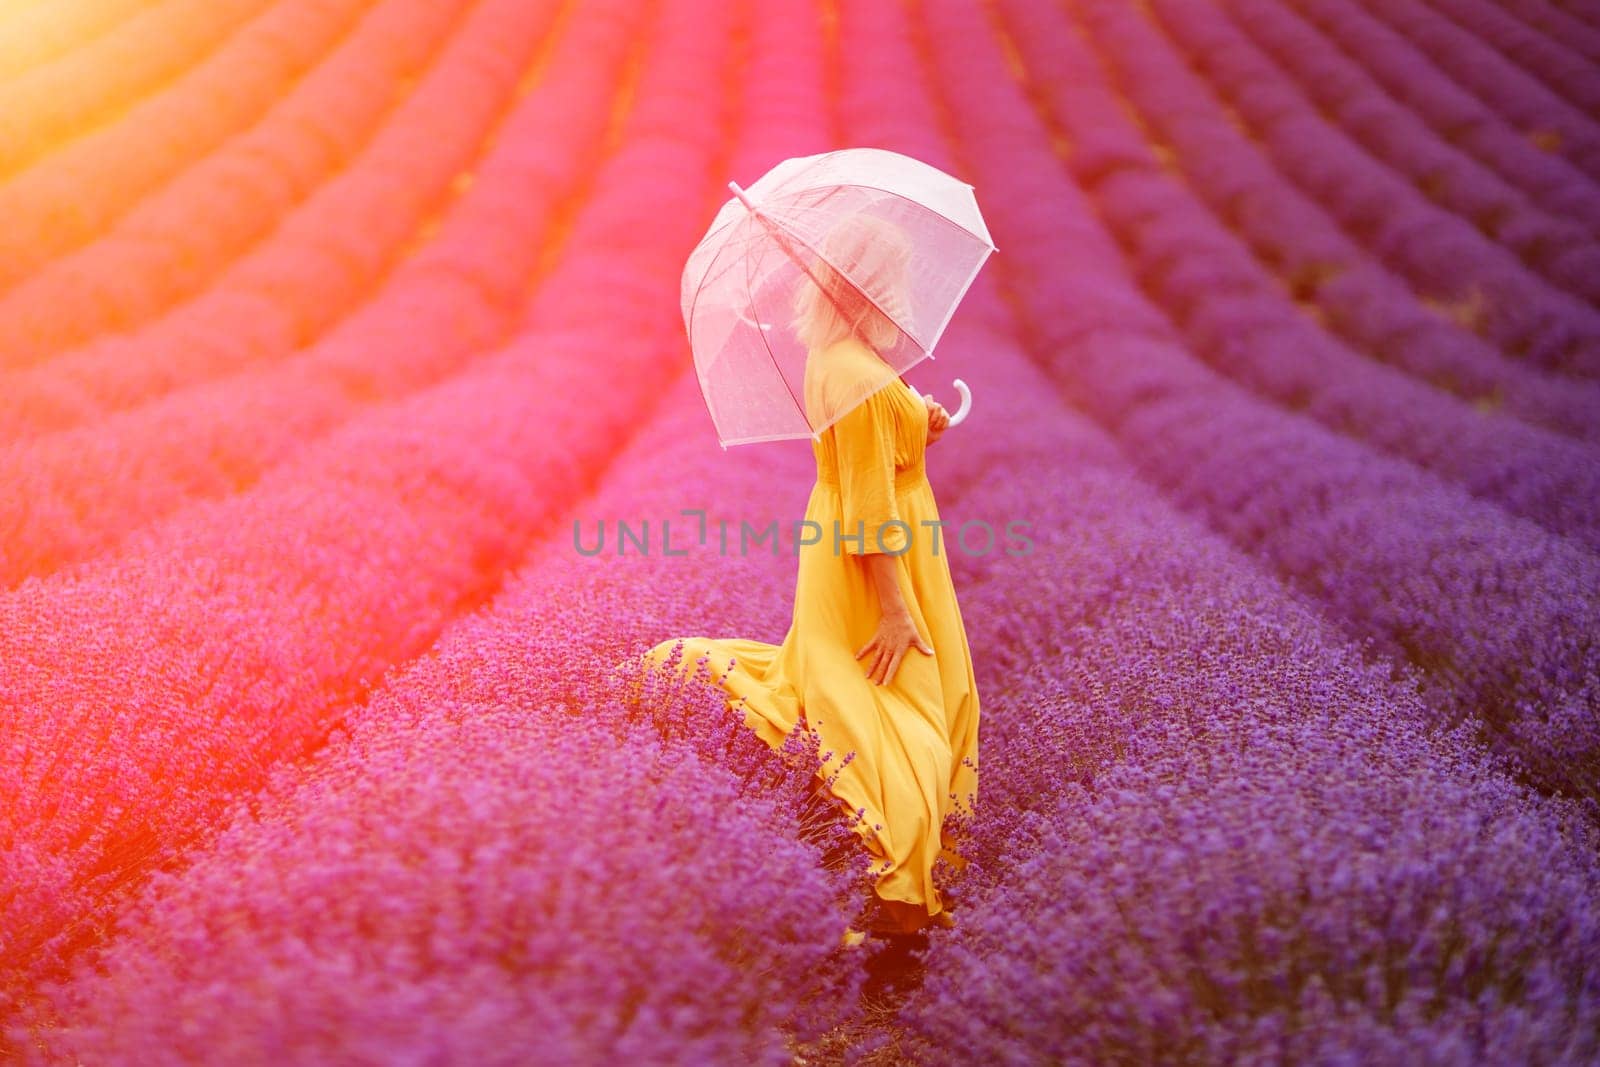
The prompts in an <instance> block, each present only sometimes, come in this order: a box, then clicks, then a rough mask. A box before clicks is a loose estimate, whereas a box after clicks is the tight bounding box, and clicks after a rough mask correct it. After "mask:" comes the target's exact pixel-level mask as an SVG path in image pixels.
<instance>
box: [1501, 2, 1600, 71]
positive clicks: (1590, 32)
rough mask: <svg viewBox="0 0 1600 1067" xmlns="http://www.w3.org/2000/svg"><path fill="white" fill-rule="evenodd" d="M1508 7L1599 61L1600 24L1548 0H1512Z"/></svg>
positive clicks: (1540, 28) (1519, 16)
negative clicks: (1586, 20)
mask: <svg viewBox="0 0 1600 1067" xmlns="http://www.w3.org/2000/svg"><path fill="white" fill-rule="evenodd" d="M1506 10H1507V11H1510V12H1511V13H1512V14H1513V15H1516V16H1517V18H1519V19H1522V20H1523V21H1524V22H1526V23H1527V24H1528V25H1529V26H1532V27H1533V28H1534V29H1536V30H1540V31H1542V32H1543V33H1545V34H1548V35H1549V36H1550V37H1551V38H1553V39H1554V40H1557V41H1560V42H1561V43H1563V44H1565V45H1566V46H1567V47H1568V48H1571V49H1572V50H1574V51H1576V52H1577V53H1579V54H1580V55H1583V56H1585V57H1587V58H1588V59H1589V61H1590V62H1592V63H1600V27H1597V26H1596V24H1595V23H1594V22H1585V21H1584V20H1583V19H1582V18H1581V17H1579V16H1578V15H1577V14H1576V13H1574V12H1570V11H1563V10H1562V9H1561V6H1560V5H1559V4H1554V3H1550V2H1549V0H1510V2H1508V3H1507V4H1506Z"/></svg>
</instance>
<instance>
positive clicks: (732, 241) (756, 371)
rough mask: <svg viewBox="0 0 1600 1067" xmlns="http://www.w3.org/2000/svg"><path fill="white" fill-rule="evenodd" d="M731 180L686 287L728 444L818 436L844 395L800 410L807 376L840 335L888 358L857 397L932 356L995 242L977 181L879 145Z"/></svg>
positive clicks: (692, 326) (688, 323)
mask: <svg viewBox="0 0 1600 1067" xmlns="http://www.w3.org/2000/svg"><path fill="white" fill-rule="evenodd" d="M728 184H729V187H730V188H731V189H733V191H734V196H733V197H732V198H731V199H730V200H729V201H728V202H727V203H726V204H724V205H723V206H722V208H721V209H720V210H719V211H718V212H717V214H716V217H715V218H713V219H712V221H711V225H710V227H709V228H708V229H707V231H706V235H705V236H704V237H703V238H701V240H700V243H699V244H698V245H697V246H696V247H695V249H694V251H693V252H692V253H691V254H690V256H689V260H688V263H687V264H686V265H685V266H684V271H683V289H682V294H681V301H682V306H683V321H684V327H685V329H686V330H687V331H688V334H689V347H690V350H691V352H692V353H693V356H694V364H695V373H696V375H697V376H698V378H699V381H700V390H701V393H702V394H703V395H704V396H705V401H706V407H707V409H708V410H709V411H710V413H711V421H712V422H713V424H714V425H715V426H716V430H717V438H718V440H719V441H720V442H721V444H722V446H723V447H724V448H726V447H727V446H728V445H735V444H749V443H752V442H756V441H781V440H788V439H795V438H803V437H816V436H817V435H819V434H820V433H821V432H822V431H823V430H825V429H827V427H828V426H829V425H832V423H834V422H836V421H838V419H839V418H840V417H842V416H843V415H844V414H845V413H846V412H847V411H848V410H849V406H848V405H847V406H845V407H844V408H842V409H838V410H834V411H832V412H831V413H818V412H811V413H808V412H807V410H806V405H805V403H804V395H805V393H804V381H805V367H806V360H807V358H808V357H809V354H810V353H811V352H812V351H814V350H817V349H820V348H821V347H824V346H825V345H826V344H828V343H830V342H831V341H832V340H836V339H838V338H839V337H840V336H850V335H852V334H853V335H854V336H856V337H857V338H859V339H861V340H862V341H864V342H865V343H867V344H868V345H870V346H871V347H872V348H873V350H874V351H876V352H877V354H878V356H879V357H880V358H881V359H882V360H883V362H884V364H885V365H886V369H885V372H884V375H883V381H881V382H877V383H874V384H872V386H871V388H868V389H866V391H864V392H863V393H862V395H861V396H860V397H859V398H856V399H857V400H865V399H866V397H867V396H868V395H870V393H871V392H873V391H875V389H876V388H878V387H880V386H882V385H883V384H884V383H886V382H888V381H890V380H891V379H893V378H894V377H895V376H896V375H898V374H901V373H903V372H904V371H905V370H906V369H907V368H908V367H910V366H912V365H913V364H915V363H918V362H919V361H921V360H922V359H924V358H928V357H931V356H932V355H933V349H934V346H935V345H936V344H937V343H938V341H939V337H940V336H941V335H942V334H943V333H944V330H945V327H946V326H947V325H949V322H950V318H951V316H952V315H954V314H955V309H956V306H957V305H958V304H959V303H960V302H961V298H962V297H963V296H965V295H966V292H967V289H968V288H969V287H970V286H971V285H972V282H973V279H974V278H976V277H977V274H978V270H979V269H980V268H981V267H982V266H983V263H984V261H985V260H986V259H987V258H988V257H989V255H990V254H991V253H993V252H994V251H996V249H995V246H994V242H993V241H992V240H990V237H989V230H988V227H987V226H985V225H984V221H983V216H982V215H981V214H980V213H979V211H978V202H977V200H976V198H975V197H974V196H973V193H972V189H973V187H972V186H971V185H969V184H967V183H966V182H963V181H958V180H957V179H955V178H953V177H951V176H950V175H948V174H946V173H944V172H943V171H941V170H938V169H937V168H935V167H931V166H929V165H928V164H926V163H923V162H921V161H920V160H917V159H913V158H911V157H910V156H906V155H901V154H900V153H898V152H891V151H888V150H887V149H881V148H846V149H840V150H838V151H834V152H824V153H821V154H819V155H814V156H800V157H796V158H793V159H786V160H784V161H783V162H782V163H779V164H778V165H777V166H775V167H773V168H772V169H771V170H770V171H768V172H767V173H766V174H765V175H763V176H762V177H761V178H760V179H759V180H757V181H756V182H754V183H752V184H751V186H750V187H749V188H748V189H740V188H739V186H738V185H736V184H735V183H733V182H729V183H728ZM959 384H960V383H958V385H959ZM961 388H962V392H963V394H964V395H965V392H966V390H965V386H964V385H963V386H961ZM965 408H966V404H965V403H963V405H962V413H963V414H964V413H965ZM952 421H956V420H954V419H952Z"/></svg>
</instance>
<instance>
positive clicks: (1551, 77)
mask: <svg viewBox="0 0 1600 1067" xmlns="http://www.w3.org/2000/svg"><path fill="white" fill-rule="evenodd" d="M1428 3H1429V4H1430V5H1431V6H1433V7H1434V8H1437V9H1438V10H1439V12H1440V13H1441V14H1443V15H1444V16H1446V17H1447V18H1449V19H1450V20H1451V21H1452V22H1454V23H1455V24H1456V25H1458V26H1460V27H1461V28H1462V29H1464V30H1467V31H1469V32H1470V33H1471V34H1472V35H1473V36H1475V37H1477V38H1478V39H1479V40H1480V41H1482V42H1483V43H1484V44H1486V45H1488V46H1489V47H1490V48H1493V49H1494V50H1495V51H1496V52H1499V53H1501V54H1502V55H1504V56H1505V57H1506V58H1507V59H1510V60H1511V61H1512V62H1514V63H1516V65H1517V66H1519V67H1521V68H1522V70H1523V71H1525V72H1526V73H1528V74H1530V75H1532V76H1533V77H1534V78H1537V79H1538V80H1539V81H1542V82H1543V83H1544V84H1545V87H1546V88H1548V89H1549V90H1550V91H1551V92H1553V93H1555V94H1557V95H1558V96H1560V97H1561V98H1562V99H1563V100H1565V101H1566V102H1567V103H1568V104H1570V105H1572V106H1573V107H1574V108H1577V109H1578V110H1579V111H1582V112H1584V113H1586V114H1588V115H1590V116H1593V115H1594V114H1595V113H1596V112H1600V76H1597V75H1596V73H1595V63H1596V61H1597V59H1600V56H1594V55H1591V56H1588V57H1585V56H1583V55H1581V54H1580V53H1579V52H1577V51H1574V50H1573V49H1572V48H1570V47H1569V46H1568V45H1567V43H1566V38H1565V37H1557V38H1552V37H1550V36H1549V35H1547V34H1544V33H1540V32H1538V31H1537V30H1534V29H1531V28H1529V27H1528V26H1527V25H1526V24H1525V23H1523V22H1522V21H1521V20H1520V19H1518V18H1517V17H1516V16H1515V15H1513V14H1512V13H1511V12H1509V11H1506V10H1503V9H1501V8H1499V7H1497V6H1495V5H1494V4H1487V3H1484V2H1483V0H1428ZM1580 39H1581V38H1580Z"/></svg>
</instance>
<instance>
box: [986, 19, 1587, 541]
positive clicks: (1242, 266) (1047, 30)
mask: <svg viewBox="0 0 1600 1067" xmlns="http://www.w3.org/2000/svg"><path fill="white" fill-rule="evenodd" d="M1020 6H1021V5H1018V4H1010V5H1007V6H1006V11H1007V12H1014V11H1016V10H1017V8H1018V7H1020ZM1035 11H1036V12H1041V13H1043V11H1044V9H1038V8H1035ZM1017 31H1018V32H1015V33H1013V34H1011V35H1010V36H1011V38H1012V39H1013V40H1017V41H1020V42H1023V43H1022V44H1021V45H1020V49H1019V50H1020V51H1022V52H1023V54H1024V55H1025V56H1026V58H1027V59H1028V60H1033V59H1042V57H1043V55H1044V54H1046V53H1048V54H1056V55H1059V54H1061V51H1062V50H1063V49H1064V47H1065V46H1070V45H1071V44H1072V43H1073V41H1072V38H1071V37H1070V27H1068V25H1067V24H1066V22H1065V18H1064V16H1061V17H1059V18H1058V19H1057V20H1056V21H1055V22H1054V24H1049V21H1048V18H1047V14H1041V17H1036V18H1032V19H1027V18H1025V19H1024V20H1023V21H1021V22H1020V23H1018V24H1017ZM1075 58H1076V62H1074V63H1073V64H1072V69H1073V71H1074V82H1075V83H1077V84H1084V83H1088V82H1101V76H1100V74H1099V72H1098V70H1097V69H1096V68H1097V66H1098V59H1097V58H1096V57H1095V56H1094V55H1093V54H1091V53H1088V52H1087V51H1081V52H1078V53H1076V55H1075ZM1029 75H1030V77H1031V70H1030V71H1029ZM1101 83H1102V84H1103V82H1101ZM1046 91H1047V92H1050V93H1052V97H1051V100H1050V101H1049V103H1051V104H1054V106H1052V107H1050V111H1051V113H1052V114H1054V115H1056V116H1057V117H1058V118H1059V119H1060V120H1061V122H1062V126H1063V128H1064V131H1065V133H1066V135H1067V137H1068V138H1069V139H1070V140H1072V141H1073V142H1074V143H1077V142H1078V141H1079V140H1080V138H1083V139H1090V140H1092V139H1093V137H1094V136H1095V133H1096V131H1098V130H1101V129H1104V128H1106V127H1107V126H1110V125H1113V124H1116V123H1121V124H1123V125H1124V126H1125V127H1126V133H1125V135H1124V136H1125V138H1126V140H1125V142H1124V143H1128V144H1130V145H1131V144H1132V140H1133V138H1134V137H1135V136H1136V133H1137V131H1136V129H1135V128H1134V127H1133V126H1132V124H1131V122H1130V121H1129V120H1128V119H1126V118H1125V117H1124V115H1123V113H1122V112H1121V111H1120V110H1116V109H1112V110H1111V111H1110V112H1109V113H1100V114H1091V115H1087V116H1086V115H1085V109H1084V107H1083V106H1082V102H1081V101H1080V102H1078V104H1077V106H1073V105H1071V104H1069V103H1068V102H1066V101H1063V100H1061V83H1060V82H1059V81H1056V82H1052V83H1051V84H1049V85H1048V86H1046ZM1089 159H1090V165H1089V168H1088V169H1087V171H1086V172H1083V173H1078V174H1077V176H1078V178H1079V182H1080V184H1081V185H1082V186H1083V187H1084V188H1085V189H1086V190H1087V191H1089V192H1090V193H1091V195H1092V196H1093V197H1094V198H1095V204H1096V206H1097V208H1098V210H1099V212H1100V214H1101V216H1102V218H1104V219H1105V220H1106V222H1107V225H1108V226H1109V227H1110V228H1111V230H1112V232H1113V233H1114V234H1115V235H1116V236H1117V237H1118V239H1119V240H1121V242H1122V246H1123V249H1124V251H1125V252H1126V253H1127V254H1128V256H1129V259H1130V262H1131V265H1132V267H1133V270H1134V271H1135V273H1136V276H1137V277H1138V280H1139V281H1140V283H1141V284H1142V285H1143V287H1144V289H1145V291H1146V292H1147V293H1149V294H1151V296H1152V298H1153V299H1154V300H1156V301H1157V302H1158V303H1160V304H1161V306H1162V307H1163V308H1164V309H1165V310H1166V311H1167V312H1168V314H1169V315H1171V316H1172V317H1173V319H1174V320H1175V321H1177V322H1178V323H1179V324H1181V326H1182V328H1183V329H1184V331H1185V334H1186V337H1187V339H1188V341H1189V342H1190V344H1191V345H1192V346H1193V350H1194V351H1196V352H1197V353H1198V354H1200V355H1201V356H1203V357H1204V358H1205V359H1206V360H1207V361H1208V362H1209V363H1210V364H1211V365H1212V366H1214V367H1216V368H1217V369H1218V370H1220V371H1222V372H1223V373H1224V374H1226V375H1228V376H1229V377H1230V378H1232V379H1233V380H1235V381H1238V382H1240V383H1241V384H1243V385H1245V386H1246V387H1248V388H1250V389H1252V390H1254V391H1255V392H1257V393H1259V394H1262V395H1264V396H1266V397H1269V398H1271V399H1272V400H1274V401H1276V402H1277V403H1278V404H1279V405H1281V406H1283V407H1285V408H1288V409H1290V410H1295V411H1303V412H1305V413H1307V414H1309V415H1311V416H1312V417H1313V418H1315V419H1317V420H1318V421H1319V422H1321V423H1323V424H1324V425H1326V426H1327V427H1328V428H1330V429H1332V430H1334V431H1337V432H1340V433H1343V434H1347V435H1350V436H1354V437H1357V438H1360V439H1361V440H1364V441H1367V442H1369V443H1371V444H1372V445H1373V446H1374V447H1376V448H1379V449H1381V450H1383V451H1385V452H1388V453H1391V454H1394V455H1397V456H1401V457H1403V458H1405V459H1407V460H1409V461H1411V462H1412V463H1415V464H1417V465H1418V466H1419V467H1422V468H1424V469H1426V470H1430V471H1433V472H1435V473H1437V474H1438V475H1440V476H1441V477H1443V478H1445V479H1447V480H1449V481H1451V482H1454V483H1456V484H1458V485H1461V486H1463V487H1465V488H1466V489H1468V490H1469V491H1470V492H1472V493H1473V494H1474V495H1476V496H1480V497H1483V498H1485V499H1488V500H1491V501H1494V502H1496V503H1499V504H1501V505H1503V506H1504V507H1505V508H1506V509H1507V510H1509V511H1511V512H1513V513H1514V514H1518V515H1522V516H1525V517H1527V518H1530V519H1533V520H1534V521H1536V522H1538V523H1540V524H1541V525H1543V526H1545V527H1546V528H1547V529H1549V530H1552V531H1554V532H1556V533H1560V534H1565V535H1568V536H1571V537H1573V538H1575V539H1576V540H1578V541H1580V542H1582V543H1583V544H1586V545H1588V546H1589V547H1591V548H1600V511H1597V510H1596V509H1595V508H1594V506H1593V505H1592V503H1591V501H1592V500H1594V499H1597V498H1600V452H1597V451H1596V449H1595V448H1594V447H1593V446H1587V445H1581V444H1578V443H1576V442H1573V441H1571V440H1569V439H1567V438H1564V437H1561V436H1558V435H1556V434H1552V433H1549V432H1547V431H1543V430H1539V429H1535V428H1532V427H1529V426H1527V425H1525V424H1523V423H1520V422H1517V421H1515V420H1512V419H1510V418H1508V417H1506V416H1505V415H1503V414H1500V413H1496V412H1493V411H1489V412H1485V411H1483V410H1481V409H1479V408H1477V407H1474V406H1470V405H1468V404H1466V403H1464V402H1462V401H1459V400H1457V399H1455V398H1453V397H1450V396H1448V395H1445V394H1442V393H1440V392H1438V391H1436V390H1433V389H1430V388H1428V387H1427V386H1425V385H1423V384H1421V383H1419V382H1417V381H1415V380H1414V379H1411V378H1409V377H1406V376H1405V375H1403V374H1401V373H1399V372H1398V371H1395V370H1392V369H1390V368H1387V367H1385V366H1383V365H1382V364H1378V363H1374V362H1372V361H1370V360H1367V359H1365V358H1363V357H1362V356H1361V355H1360V354H1359V353H1356V352H1353V351H1351V350H1350V349H1348V348H1346V347H1345V346H1344V345H1341V344H1339V343H1338V341H1337V340H1335V339H1334V338H1331V337H1329V336H1328V335H1327V334H1325V333H1323V332H1322V331H1321V330H1319V329H1318V328H1317V327H1316V324H1315V322H1314V320H1312V319H1311V318H1309V317H1307V316H1305V315H1302V314H1301V313H1300V311H1299V310H1298V309H1297V308H1296V307H1295V306H1294V305H1293V304H1292V303H1291V302H1289V301H1288V300H1286V299H1284V295H1283V293H1282V291H1281V289H1280V288H1279V287H1278V286H1277V284H1276V279H1275V278H1274V277H1272V276H1271V275H1270V274H1269V273H1268V272H1267V271H1266V270H1265V269H1264V268H1263V267H1262V266H1261V265H1259V264H1258V263H1257V262H1256V261H1255V260H1254V259H1253V258H1252V257H1251V255H1250V253H1249V250H1248V249H1247V248H1245V247H1244V246H1243V243H1242V242H1241V241H1240V240H1239V239H1238V238H1237V237H1236V236H1235V235H1234V234H1233V233H1231V232H1230V231H1229V230H1228V229H1227V228H1226V227H1224V226H1223V225H1222V224H1221V223H1220V222H1218V221H1217V220H1216V219H1214V218H1213V217H1212V216H1211V215H1210V214H1209V213H1208V212H1207V211H1206V210H1205V209H1204V207H1202V206H1201V205H1198V204H1196V203H1195V201H1194V198H1193V197H1192V196H1191V195H1190V194H1189V193H1188V191H1187V189H1186V187H1185V186H1184V185H1183V184H1182V183H1181V182H1180V181H1178V180H1176V179H1174V178H1173V177H1171V176H1170V175H1169V174H1168V173H1167V172H1166V171H1165V170H1164V169H1163V168H1162V167H1161V166H1160V164H1159V163H1158V161H1157V159H1156V157H1155V155H1154V153H1152V152H1149V151H1145V152H1144V153H1143V154H1142V155H1140V154H1137V153H1135V152H1133V151H1127V152H1124V153H1123V155H1122V156H1121V159H1122V165H1121V166H1120V167H1118V168H1117V169H1115V170H1109V171H1108V170H1106V169H1105V168H1104V167H1102V166H1100V165H1099V162H1098V160H1097V158H1096V157H1095V156H1094V155H1093V154H1091V155H1090V157H1089ZM1073 169H1074V171H1075V172H1076V171H1078V170H1079V168H1077V167H1074V168H1073Z"/></svg>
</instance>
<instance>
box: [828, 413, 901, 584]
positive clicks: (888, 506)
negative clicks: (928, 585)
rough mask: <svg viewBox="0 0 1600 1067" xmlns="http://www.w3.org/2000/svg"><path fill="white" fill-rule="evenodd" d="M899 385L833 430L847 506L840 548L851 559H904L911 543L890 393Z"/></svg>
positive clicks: (844, 509)
mask: <svg viewBox="0 0 1600 1067" xmlns="http://www.w3.org/2000/svg"><path fill="white" fill-rule="evenodd" d="M897 385H898V382H893V381H892V382H891V383H890V384H889V385H887V386H885V387H884V388H882V389H879V390H878V391H877V392H875V393H873V394H872V395H871V396H869V397H867V399H865V400H863V401H862V402H861V403H859V404H857V405H856V406H855V407H853V408H851V409H850V410H849V411H848V412H846V413H845V415H844V416H843V417H842V418H840V419H839V421H838V422H835V423H834V424H833V426H832V429H833V433H834V443H835V447H836V448H837V450H838V463H839V495H840V496H841V497H842V499H843V505H844V506H843V511H844V518H843V522H842V526H843V529H842V530H841V531H840V543H841V544H842V545H843V547H844V550H845V551H846V552H848V553H850V554H851V555H866V554H870V553H873V552H889V553H891V554H894V555H899V554H900V553H901V552H903V551H905V549H906V547H907V545H908V544H909V543H910V541H909V539H908V537H907V533H906V527H905V524H904V522H903V521H902V520H901V519H900V514H899V512H898V511H896V510H895V501H894V439H895V423H894V407H893V405H891V404H890V402H889V397H888V393H887V390H888V389H890V388H894V387H896V386H897ZM880 531H881V536H882V539H883V540H882V544H881V545H880V544H879V540H878V539H879V536H880ZM857 533H860V534H861V535H862V536H861V538H860V539H859V540H858V539H857V538H856V534H857Z"/></svg>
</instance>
